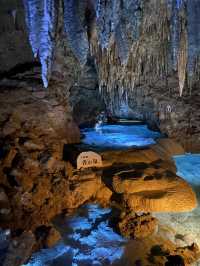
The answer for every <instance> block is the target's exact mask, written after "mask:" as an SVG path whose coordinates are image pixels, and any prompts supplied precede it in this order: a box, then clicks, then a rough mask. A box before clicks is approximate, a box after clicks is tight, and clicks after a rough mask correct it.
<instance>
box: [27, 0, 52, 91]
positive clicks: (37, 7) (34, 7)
mask: <svg viewBox="0 0 200 266" xmlns="http://www.w3.org/2000/svg"><path fill="white" fill-rule="evenodd" d="M24 6H25V10H26V21H27V26H28V31H29V40H30V44H31V47H32V50H33V54H34V56H35V57H36V56H38V57H39V59H40V62H41V65H42V80H43V83H44V87H45V88H46V87H47V86H48V81H49V78H50V75H51V65H52V59H53V51H54V45H55V44H54V39H55V34H56V20H57V18H56V15H57V14H56V2H55V1H54V0H24Z"/></svg>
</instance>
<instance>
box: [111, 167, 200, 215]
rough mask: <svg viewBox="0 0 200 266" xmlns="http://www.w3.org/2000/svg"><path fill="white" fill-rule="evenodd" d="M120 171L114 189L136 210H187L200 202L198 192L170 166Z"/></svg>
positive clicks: (116, 176)
mask: <svg viewBox="0 0 200 266" xmlns="http://www.w3.org/2000/svg"><path fill="white" fill-rule="evenodd" d="M142 171H143V172H141V171H136V170H135V169H133V170H127V171H126V170H124V171H119V172H118V173H116V174H115V176H114V177H113V189H114V190H115V191H116V192H117V193H124V200H125V202H126V203H127V205H128V206H129V207H130V208H131V209H132V210H133V211H135V212H184V211H191V210H193V209H194V208H196V206H197V199H196V195H195V193H194V192H193V190H192V188H191V187H190V185H189V184H188V183H187V182H185V181H184V180H183V179H182V178H180V177H178V176H176V175H175V174H174V173H172V172H171V171H168V170H166V169H158V170H157V169H152V168H146V169H143V170H142Z"/></svg>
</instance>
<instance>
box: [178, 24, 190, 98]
mask: <svg viewBox="0 0 200 266" xmlns="http://www.w3.org/2000/svg"><path fill="white" fill-rule="evenodd" d="M187 49H188V47H187V32H186V29H183V31H182V34H181V41H180V48H179V54H178V78H179V94H180V96H182V94H183V88H184V85H185V79H186V72H187V58H188V55H187Z"/></svg>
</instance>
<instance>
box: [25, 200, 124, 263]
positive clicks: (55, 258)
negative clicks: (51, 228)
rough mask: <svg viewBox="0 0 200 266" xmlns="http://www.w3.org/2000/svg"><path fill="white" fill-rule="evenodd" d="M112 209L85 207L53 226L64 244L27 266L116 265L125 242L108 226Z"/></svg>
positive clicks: (31, 261) (59, 244) (47, 251)
mask: <svg viewBox="0 0 200 266" xmlns="http://www.w3.org/2000/svg"><path fill="white" fill-rule="evenodd" d="M110 217H111V209H109V208H105V209H103V208H100V207H99V206H98V205H96V204H88V205H85V206H83V207H81V208H79V209H78V210H77V212H76V213H75V214H74V215H72V216H69V217H66V218H65V219H63V218H62V217H58V218H57V219H56V220H55V224H56V226H57V228H58V229H59V231H60V233H61V235H62V237H63V240H62V241H60V242H59V243H58V244H57V245H56V246H55V247H53V248H51V249H46V250H42V251H40V252H38V253H36V254H34V255H33V257H32V258H31V259H30V261H29V263H28V264H25V265H27V266H44V265H45V266H58V265H59V266H89V265H91V266H97V265H98V266H108V265H112V264H113V263H114V262H116V261H118V260H119V259H120V258H121V257H122V255H123V251H124V246H125V244H126V240H125V239H124V238H123V237H121V236H120V235H119V234H117V233H116V232H114V231H113V229H112V228H111V226H110V225H109V219H110Z"/></svg>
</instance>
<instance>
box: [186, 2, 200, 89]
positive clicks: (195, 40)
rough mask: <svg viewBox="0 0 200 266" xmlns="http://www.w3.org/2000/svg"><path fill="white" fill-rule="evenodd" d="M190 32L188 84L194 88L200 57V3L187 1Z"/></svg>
mask: <svg viewBox="0 0 200 266" xmlns="http://www.w3.org/2000/svg"><path fill="white" fill-rule="evenodd" d="M187 22H188V26H187V31H188V69H187V70H188V71H187V72H188V82H189V87H192V85H193V83H194V81H195V79H196V78H197V77H196V76H195V65H196V64H197V61H198V58H199V56H200V2H199V1H198V0H193V1H187Z"/></svg>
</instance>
